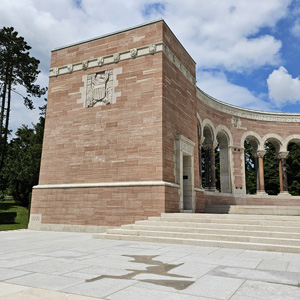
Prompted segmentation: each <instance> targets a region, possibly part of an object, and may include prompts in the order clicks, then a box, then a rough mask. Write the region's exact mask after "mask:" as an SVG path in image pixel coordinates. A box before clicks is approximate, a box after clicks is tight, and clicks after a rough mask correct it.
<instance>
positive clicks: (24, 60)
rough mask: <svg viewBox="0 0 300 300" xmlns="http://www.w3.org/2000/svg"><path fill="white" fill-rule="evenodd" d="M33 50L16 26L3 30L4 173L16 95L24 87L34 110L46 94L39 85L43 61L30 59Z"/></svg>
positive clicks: (0, 142)
mask: <svg viewBox="0 0 300 300" xmlns="http://www.w3.org/2000/svg"><path fill="white" fill-rule="evenodd" d="M30 49H31V47H30V46H29V45H27V43H26V42H25V40H24V38H23V37H19V36H18V32H16V31H14V28H13V27H3V28H2V29H1V30H0V93H1V111H0V170H1V168H2V167H3V162H4V158H5V154H6V148H7V136H8V126H9V118H10V107H11V100H12V92H16V90H15V88H16V87H17V86H23V87H24V88H25V90H26V93H27V95H26V96H22V98H23V100H24V105H25V106H26V107H27V108H29V109H33V108H34V106H33V102H32V99H31V97H32V96H33V97H41V96H42V95H43V94H45V93H46V89H45V88H40V86H39V85H37V84H35V81H36V80H37V77H38V74H39V73H40V71H39V70H38V65H39V63H40V62H39V60H37V59H36V58H34V57H31V56H30V53H29V50H30Z"/></svg>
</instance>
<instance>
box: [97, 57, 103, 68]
mask: <svg viewBox="0 0 300 300" xmlns="http://www.w3.org/2000/svg"><path fill="white" fill-rule="evenodd" d="M97 63H98V66H102V65H103V64H104V57H100V58H98V60H97Z"/></svg>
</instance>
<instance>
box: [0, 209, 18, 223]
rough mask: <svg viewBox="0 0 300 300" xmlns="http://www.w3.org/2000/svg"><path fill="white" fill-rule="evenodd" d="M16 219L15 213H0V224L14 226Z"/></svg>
mask: <svg viewBox="0 0 300 300" xmlns="http://www.w3.org/2000/svg"><path fill="white" fill-rule="evenodd" d="M16 217H17V213H16V212H0V224H14V223H15V219H16Z"/></svg>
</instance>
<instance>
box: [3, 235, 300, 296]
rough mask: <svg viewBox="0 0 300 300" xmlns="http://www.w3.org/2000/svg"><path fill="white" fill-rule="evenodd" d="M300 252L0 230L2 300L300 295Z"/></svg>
mask: <svg viewBox="0 0 300 300" xmlns="http://www.w3.org/2000/svg"><path fill="white" fill-rule="evenodd" d="M299 274H300V254H289V253H278V252H263V251H249V250H239V249H223V248H215V247H198V246H186V245H171V244H161V243H145V242H131V241H114V240H101V239H93V236H92V234H88V233H70V232H68V233H67V232H49V231H29V230H20V231H4V232H0V300H4V299H5V300H21V299H22V300H23V299H26V300H37V299H41V300H66V299H71V300H88V299H90V300H92V299H111V300H127V299H139V300H150V299H151V300H152V299H164V300H213V299H224V300H227V299H230V300H258V299H262V300H267V299H272V300H293V299H295V300H296V299H297V300H299V299H300V287H299Z"/></svg>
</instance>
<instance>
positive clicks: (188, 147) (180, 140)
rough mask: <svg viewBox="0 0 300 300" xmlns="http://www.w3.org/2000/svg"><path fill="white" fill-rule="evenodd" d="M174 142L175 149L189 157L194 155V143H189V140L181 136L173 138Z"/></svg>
mask: <svg viewBox="0 0 300 300" xmlns="http://www.w3.org/2000/svg"><path fill="white" fill-rule="evenodd" d="M175 142H176V145H177V147H176V149H177V150H181V151H183V152H185V153H186V154H189V155H192V156H193V155H194V147H195V143H194V142H193V141H191V140H190V139H188V138H186V137H185V136H183V135H178V136H176V137H175Z"/></svg>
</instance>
